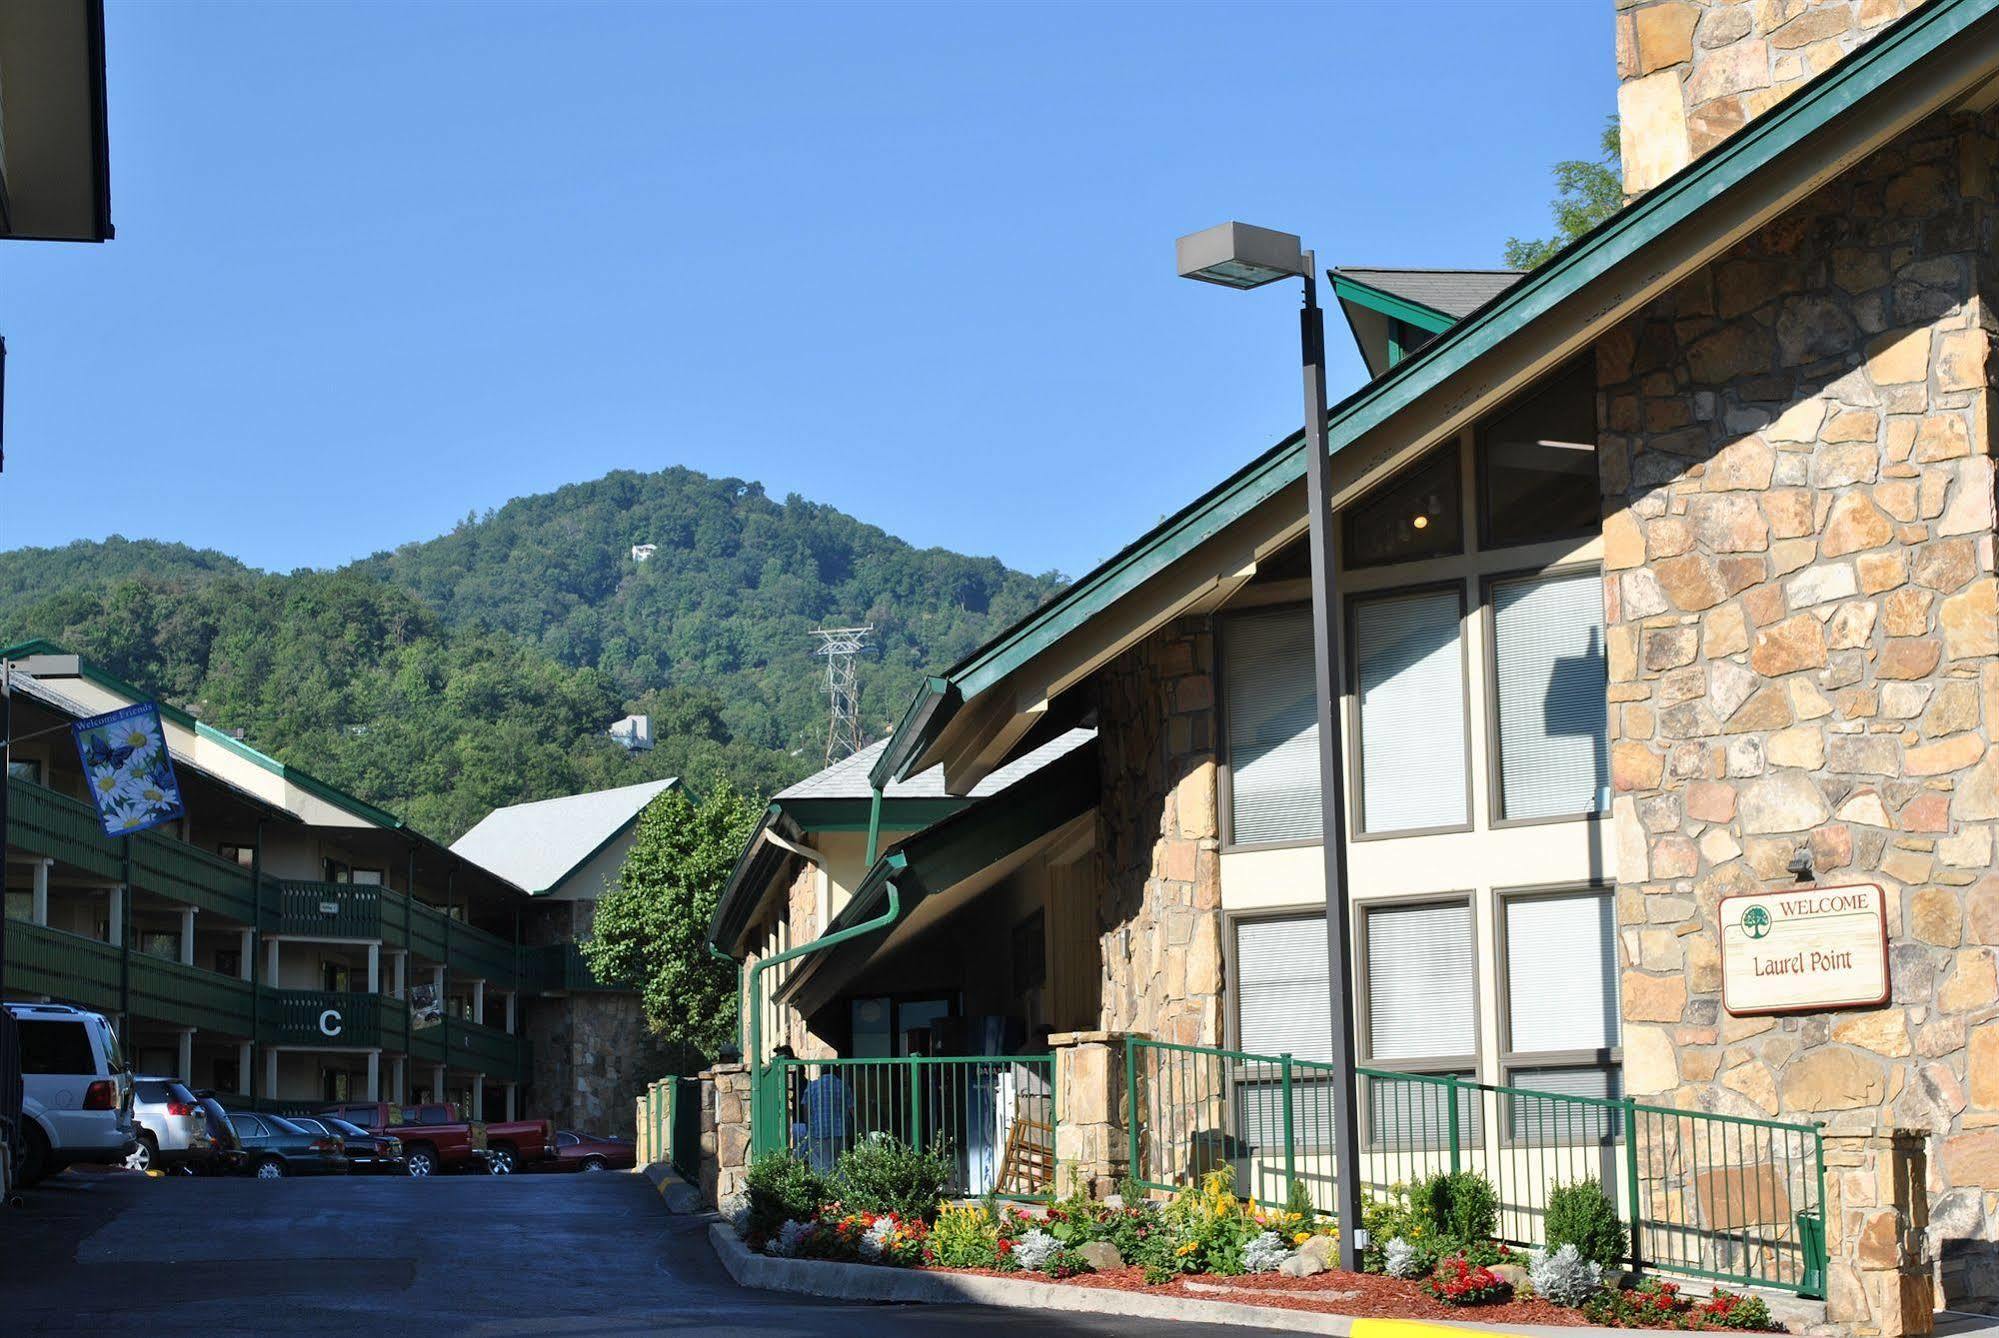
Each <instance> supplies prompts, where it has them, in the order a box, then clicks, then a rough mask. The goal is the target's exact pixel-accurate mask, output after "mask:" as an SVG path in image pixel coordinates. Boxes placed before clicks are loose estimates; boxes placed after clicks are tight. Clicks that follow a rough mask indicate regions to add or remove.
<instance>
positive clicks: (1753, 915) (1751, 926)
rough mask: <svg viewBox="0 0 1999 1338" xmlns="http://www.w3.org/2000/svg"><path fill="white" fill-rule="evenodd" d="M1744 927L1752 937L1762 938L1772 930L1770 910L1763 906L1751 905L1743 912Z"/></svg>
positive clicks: (1745, 931)
mask: <svg viewBox="0 0 1999 1338" xmlns="http://www.w3.org/2000/svg"><path fill="white" fill-rule="evenodd" d="M1742 929H1743V932H1744V933H1746V934H1748V935H1749V937H1751V938H1762V937H1763V936H1764V935H1765V934H1768V933H1769V932H1770V912H1769V911H1767V910H1765V909H1764V908H1763V907H1761V906H1751V907H1750V908H1749V909H1748V910H1746V911H1744V912H1743V913H1742Z"/></svg>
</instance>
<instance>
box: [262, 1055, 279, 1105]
mask: <svg viewBox="0 0 1999 1338" xmlns="http://www.w3.org/2000/svg"><path fill="white" fill-rule="evenodd" d="M264 1099H265V1100H267V1101H275V1100H277V1099H278V1052H277V1050H276V1049H275V1048H273V1047H271V1046H268V1045H267V1046H265V1047H264Z"/></svg>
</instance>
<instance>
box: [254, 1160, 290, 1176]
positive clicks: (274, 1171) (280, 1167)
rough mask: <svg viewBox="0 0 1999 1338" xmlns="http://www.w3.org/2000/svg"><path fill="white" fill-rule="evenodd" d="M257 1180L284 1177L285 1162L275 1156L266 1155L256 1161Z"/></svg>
mask: <svg viewBox="0 0 1999 1338" xmlns="http://www.w3.org/2000/svg"><path fill="white" fill-rule="evenodd" d="M257 1178H258V1179H259V1180H282V1179H284V1178H285V1164H284V1163H283V1162H281V1161H279V1160H278V1159H277V1158H276V1157H266V1158H264V1159H263V1160H262V1161H260V1162H258V1163H257Z"/></svg>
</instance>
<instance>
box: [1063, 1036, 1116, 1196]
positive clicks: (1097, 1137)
mask: <svg viewBox="0 0 1999 1338" xmlns="http://www.w3.org/2000/svg"><path fill="white" fill-rule="evenodd" d="M1048 1046H1049V1049H1051V1050H1053V1051H1054V1052H1055V1090H1056V1091H1058V1092H1060V1093H1061V1094H1062V1099H1061V1102H1060V1103H1059V1107H1058V1109H1057V1110H1056V1113H1055V1165H1056V1168H1057V1173H1058V1174H1059V1175H1060V1176H1061V1177H1062V1178H1063V1180H1064V1183H1063V1184H1060V1185H1058V1186H1057V1187H1056V1192H1057V1193H1058V1194H1060V1193H1066V1192H1068V1191H1069V1190H1070V1189H1073V1188H1074V1187H1076V1186H1077V1185H1079V1184H1080V1185H1081V1186H1083V1187H1085V1188H1087V1189H1089V1191H1090V1192H1091V1193H1092V1194H1093V1195H1095V1196H1096V1197H1098V1198H1102V1197H1103V1196H1105V1195H1106V1194H1111V1193H1115V1192H1116V1190H1117V1187H1118V1182H1119V1181H1120V1180H1122V1179H1124V1177H1125V1176H1126V1175H1127V1174H1128V1173H1129V1172H1130V1170H1131V1142H1130V1133H1129V1125H1128V1123H1127V1121H1128V1120H1129V1119H1130V1118H1131V1113H1130V1112H1129V1111H1128V1110H1126V1109H1125V1105H1126V1090H1125V1073H1124V1069H1125V1063H1124V1060H1125V1034H1124V1033H1123V1032H1114V1031H1071V1032H1063V1033H1061V1034H1059V1035H1055V1036H1051V1037H1049V1038H1048Z"/></svg>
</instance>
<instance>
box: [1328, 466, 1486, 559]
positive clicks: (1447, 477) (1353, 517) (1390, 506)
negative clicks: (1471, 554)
mask: <svg viewBox="0 0 1999 1338" xmlns="http://www.w3.org/2000/svg"><path fill="white" fill-rule="evenodd" d="M1461 495H1462V494H1461V491H1460V485H1459V480H1458V448H1457V447H1456V446H1455V445H1453V446H1447V447H1444V448H1443V449H1442V450H1437V451H1432V452H1431V453H1430V454H1428V455H1426V456H1424V457H1423V458H1422V459H1421V460H1418V461H1417V462H1416V463H1415V464H1413V465H1411V466H1409V468H1407V469H1405V470H1403V471H1402V472H1401V473H1400V474H1397V475H1396V476H1395V477H1394V478H1392V479H1389V480H1388V481H1387V482H1386V483H1383V484H1382V485H1381V486H1380V487H1378V488H1376V489H1375V490H1374V491H1373V492H1371V493H1369V494H1368V495H1367V496H1366V497H1363V498H1361V499H1360V500H1359V501H1358V502H1355V503H1354V504H1353V505H1352V506H1350V507H1348V508H1347V509H1346V510H1345V511H1343V512H1342V513H1341V515H1340V528H1341V532H1342V534H1343V535H1344V536H1345V539H1346V543H1345V550H1346V565H1347V566H1348V567H1349V568H1356V567H1379V566H1385V565H1386V564H1388V563H1391V562H1414V561H1416V560H1417V559H1418V558H1431V557H1446V556H1448V555H1450V554H1452V553H1458V552H1462V551H1463V549H1464V541H1463V530H1464V525H1463V518H1464V507H1463V505H1462V503H1461V501H1460V500H1459V499H1460V497H1461Z"/></svg>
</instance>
